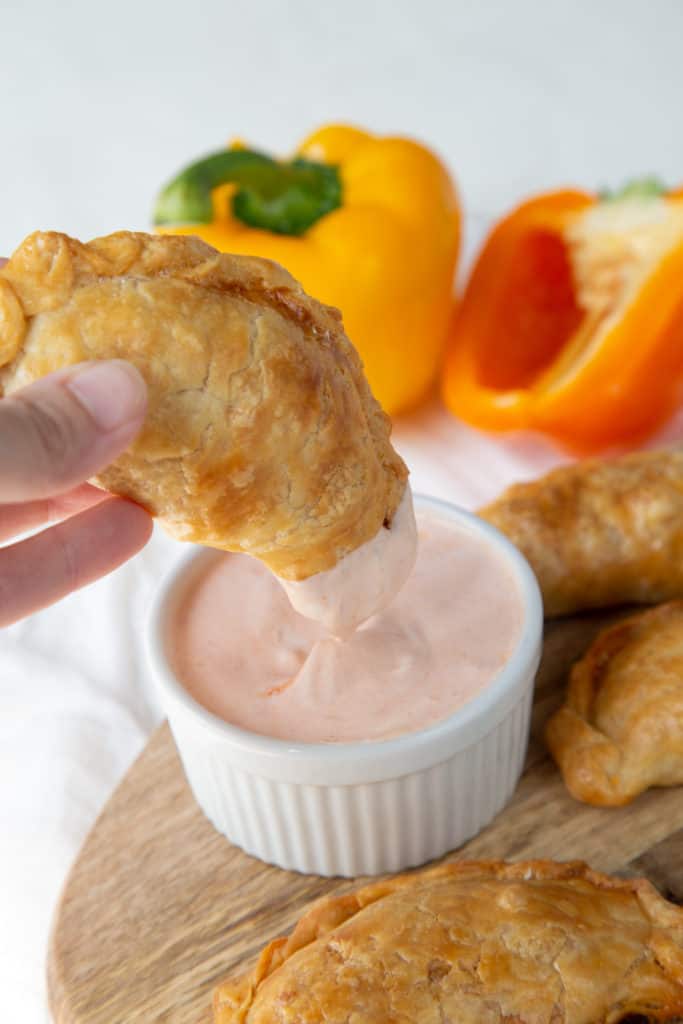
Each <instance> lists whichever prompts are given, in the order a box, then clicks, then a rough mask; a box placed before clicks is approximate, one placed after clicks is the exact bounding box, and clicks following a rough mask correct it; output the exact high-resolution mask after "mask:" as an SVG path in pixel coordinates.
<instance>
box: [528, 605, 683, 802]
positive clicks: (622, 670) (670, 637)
mask: <svg viewBox="0 0 683 1024" xmlns="http://www.w3.org/2000/svg"><path fill="white" fill-rule="evenodd" d="M546 739H547V742H548V746H549V747H550V752H551V753H552V755H553V757H554V758H555V760H556V761H557V763H558V765H559V768H560V771H561V772H562V775H563V777H564V781H565V783H566V784H567V788H568V789H569V791H570V793H571V794H572V796H575V797H576V798H577V800H584V801H585V802H586V803H589V804H599V805H602V806H616V805H619V804H625V803H628V802H629V800H632V799H633V798H634V797H635V796H637V795H638V793H642V791H643V790H644V789H647V788H648V787H649V786H676V785H680V784H681V783H683V601H672V602H671V603H670V604H663V605H660V606H659V607H658V608H651V609H649V610H648V611H646V612H641V613H640V614H639V615H634V616H633V617H632V618H629V619H624V620H623V621H621V622H618V623H617V624H616V625H614V626H611V627H610V628H609V629H606V630H604V631H603V632H602V633H600V635H599V636H598V637H597V639H596V640H595V641H594V642H593V644H592V646H591V647H590V648H589V649H588V651H587V653H586V654H585V655H584V657H583V658H581V660H580V661H578V662H577V663H576V664H575V665H574V667H573V669H572V672H571V677H570V680H569V689H568V692H567V697H566V703H565V704H564V706H563V707H561V708H560V710H559V711H557V712H556V713H555V714H554V715H553V716H552V718H551V719H550V720H549V721H548V723H547V725H546Z"/></svg>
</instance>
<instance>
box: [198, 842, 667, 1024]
mask: <svg viewBox="0 0 683 1024" xmlns="http://www.w3.org/2000/svg"><path fill="white" fill-rule="evenodd" d="M214 1012H215V1021H216V1024H322V1022H324V1024H350V1022H353V1024H356V1022H357V1024H446V1022H449V1024H513V1022H514V1024H598V1022H605V1024H609V1022H614V1021H620V1020H622V1019H623V1018H624V1017H626V1016H627V1015H628V1014H643V1015H644V1016H646V1017H647V1019H649V1020H671V1019H672V1018H674V1017H676V1016H677V1015H678V1014H680V1013H683V909H681V908H679V907H676V906H673V905H672V904H670V903H667V902H666V900H664V899H662V897H661V896H660V895H659V894H658V893H657V892H656V890H655V889H653V887H652V886H651V885H650V884H649V882H646V881H645V880H644V879H638V880H628V881H624V880H620V879H614V878H609V877H608V876H606V875H600V874H598V873H597V872H594V871H591V870H590V869H589V868H588V867H586V865H584V864H581V863H568V864H556V863H553V862H551V861H530V862H527V863H520V864H504V863H501V862H496V861H483V862H479V863H477V862H472V863H467V862H462V863H455V864H446V865H444V866H442V867H438V868H436V869H432V870H430V871H426V872H421V873H418V874H412V875H404V876H402V877H398V878H393V879H389V880H388V881H384V882H376V883H374V884H372V885H369V886H367V887H366V888H363V889H359V890H358V891H357V892H353V893H350V894H348V895H345V896H341V897H337V898H328V899H323V900H320V901H319V902H318V903H316V904H314V905H313V907H312V908H311V910H309V912H308V913H307V914H305V915H304V917H303V918H302V919H301V920H300V921H299V923H298V925H297V926H296V928H295V929H294V932H293V933H292V935H291V936H290V937H289V938H283V939H277V940H276V941H275V942H271V943H270V945H269V946H267V947H266V948H265V950H264V951H263V953H262V954H261V957H260V959H259V961H258V964H257V966H256V968H255V970H254V971H253V972H252V973H251V974H249V975H247V976H246V977H245V978H243V979H242V980H241V981H238V982H235V983H233V982H227V983H225V984H224V985H221V987H220V988H219V989H217V991H216V994H215V999H214Z"/></svg>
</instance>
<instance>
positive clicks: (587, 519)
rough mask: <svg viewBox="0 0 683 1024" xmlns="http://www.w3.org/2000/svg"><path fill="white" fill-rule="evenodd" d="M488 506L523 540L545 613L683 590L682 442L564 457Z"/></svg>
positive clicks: (488, 515)
mask: <svg viewBox="0 0 683 1024" xmlns="http://www.w3.org/2000/svg"><path fill="white" fill-rule="evenodd" d="M480 515H481V516H482V517H483V518H484V519H486V520H488V522H490V523H492V524H493V526H496V527H498V529H499V530H501V531H502V532H503V533H504V534H506V535H507V536H508V537H509V538H510V540H511V541H512V542H513V543H514V544H516V545H517V547H519V548H520V550H521V551H522V552H523V554H524V555H525V556H526V558H527V559H528V561H529V563H530V564H531V567H532V569H533V570H534V572H535V573H536V576H537V578H538V581H539V584H540V587H541V591H542V593H543V602H544V607H545V613H546V615H547V616H548V617H553V616H557V615H567V614H571V613H573V612H577V611H581V610H582V609H587V608H601V607H609V606H611V605H619V604H641V603H642V604H656V603H658V602H660V601H667V600H671V599H672V598H677V597H683V450H681V448H680V447H678V448H674V449H670V450H662V451H654V452H636V453H633V454H629V455H624V456H621V457H620V458H615V459H608V460H598V459H595V460H585V461H582V462H579V463H576V464H573V465H569V466H562V467H560V468H559V469H555V470H553V471H552V472H550V473H548V474H547V475H546V476H544V477H543V478H541V479H540V480H536V481H533V482H531V483H523V484H515V485H514V486H512V487H510V488H508V489H507V490H506V491H505V492H504V493H503V494H502V495H501V497H500V498H498V499H497V500H496V501H494V502H492V503H491V504H490V505H487V506H486V507H485V508H483V509H481V511H480Z"/></svg>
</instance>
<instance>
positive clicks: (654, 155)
mask: <svg viewBox="0 0 683 1024" xmlns="http://www.w3.org/2000/svg"><path fill="white" fill-rule="evenodd" d="M682 42H683V3H681V2H678V0H650V2H649V3H642V0H564V2H552V0H516V2H513V0H508V2H499V3H493V2H488V3H487V2H485V0H482V2H480V3H477V2H475V0H471V2H469V3H468V2H464V0H460V2H457V0H451V2H443V3H439V2H437V0H420V2H416V0H381V2H372V0H363V2H359V0H344V2H343V3H338V4H331V3H326V2H324V0H317V2H313V0H289V2H280V3H278V2H274V0H270V2H265V0H253V2H251V3H246V2H239V3H237V2H228V0H223V2H216V0H212V2H202V0H195V2H194V3H182V4H181V3H178V2H175V0H166V2H164V3H145V2H144V0H138V2H131V0H119V2H118V3H113V4H109V5H105V4H102V3H97V2H94V0H75V2H73V0H72V2H69V0H61V2H59V3H45V2H42V3H37V4H36V3H33V4H28V3H26V2H22V3H14V2H10V3H7V2H6V0H5V2H4V3H1V4H0V253H2V252H4V253H9V252H10V251H11V250H12V249H13V248H14V247H15V246H16V245H17V244H18V243H19V242H20V241H21V239H22V238H23V237H24V235H25V234H27V233H28V232H30V231H32V230H34V229H36V228H56V229H61V230H64V231H68V232H69V233H71V234H75V235H79V236H81V237H84V238H86V237H90V236H93V235H97V234H103V233H105V232H108V231H110V230H114V229H118V228H141V229H144V228H145V227H147V226H148V218H149V211H150V208H151V205H152V202H153V199H154V196H155V193H156V190H157V189H158V187H159V185H160V184H161V183H162V182H163V181H164V180H165V179H166V178H168V177H169V176H170V175H171V174H172V173H174V172H175V171H176V170H177V169H178V168H179V166H180V165H182V164H183V163H184V162H186V161H187V159H188V158H190V157H194V156H198V155H200V154H203V153H204V152H207V151H210V150H211V149H213V148H216V147H218V146H220V145H221V144H222V143H223V142H224V141H225V140H226V139H228V138H229V137H232V136H235V135H237V136H240V137H243V138H245V139H246V140H247V141H249V142H252V143H254V144H256V145H258V146H260V147H263V148H270V149H272V150H274V151H278V152H280V153H283V154H284V153H286V152H287V151H288V150H290V149H291V148H293V146H294V145H295V144H296V142H297V140H298V139H299V138H300V137H302V136H303V135H305V134H306V133H307V132H308V131H309V130H311V129H312V128H314V127H316V126H317V125H318V124H320V123H323V122H326V121H331V120H337V119H338V120H348V121H352V122H356V123H358V124H359V125H363V126H367V127H369V128H371V129H374V130H377V131H378V132H385V133H390V132H398V133H408V134H413V135H415V136H417V137H419V138H421V139H423V140H425V141H427V142H429V143H431V144H432V145H433V146H434V147H435V148H436V149H438V150H439V151H440V153H441V154H442V155H443V156H444V157H445V158H446V160H447V161H448V162H449V163H450V165H451V167H452V168H453V170H454V173H455V174H456V176H457V179H458V182H459V185H460V189H461V195H462V198H463V202H464V204H465V206H466V210H467V219H466V223H467V231H468V236H467V252H468V253H469V252H471V251H472V248H473V245H474V244H475V242H476V240H477V239H478V238H479V237H480V236H481V233H482V231H483V230H484V228H485V226H486V225H487V224H488V223H489V222H490V221H491V220H492V219H493V218H495V217H496V216H497V215H499V214H501V213H502V212H503V211H504V210H505V209H506V208H507V207H509V205H510V204H511V203H512V202H514V201H516V200H518V199H519V198H520V197H522V196H524V195H526V194H528V193H530V192H533V191H534V190H537V189H541V188H550V187H557V186H559V185H562V184H572V185H579V186H585V187H589V188H593V187H595V186H602V185H608V184H609V185H617V184H619V183H620V182H622V181H623V180H624V179H626V178H628V177H630V176H635V175H638V174H642V173H648V172H657V173H659V174H661V175H662V176H664V177H665V178H666V179H667V180H668V181H669V182H671V183H677V182H681V181H683V128H682V127H681V124H682V122H681V109H682V107H683V59H682V57H681V45H682ZM397 434H398V438H399V444H400V446H401V448H402V450H403V451H404V453H405V454H406V456H407V458H408V459H409V461H410V462H411V464H412V467H413V470H414V480H415V482H416V483H417V486H418V487H422V488H423V489H428V490H431V491H433V492H437V493H440V494H442V495H444V496H448V497H452V498H454V499H456V500H460V501H461V502H463V503H464V504H467V505H476V504H477V503H478V502H479V501H480V500H482V499H484V498H487V497H490V496H491V495H492V494H493V493H495V492H496V491H497V490H498V489H499V488H500V486H501V485H502V483H504V482H506V481H507V480H509V479H512V478H513V477H519V476H523V475H529V474H530V473H533V472H537V471H538V470H539V468H541V467H542V466H544V465H547V464H549V463H550V462H551V461H552V460H553V456H552V455H551V454H550V453H549V452H548V451H547V450H546V449H542V448H538V447H537V446H534V445H528V444H526V445H519V444H514V443H513V444H505V445H503V444H500V443H498V442H495V441H491V440H489V439H482V438H480V437H478V436H477V435H475V434H474V433H473V432H470V431H467V430H465V429H463V428H459V427H458V426H457V425H455V424H453V423H452V422H450V421H448V420H447V419H445V418H443V417H441V416H440V415H438V414H428V415H426V416H423V417H422V418H419V417H418V419H413V420H411V421H410V422H409V423H406V424H399V426H398V430H397ZM0 443H1V439H0ZM176 554H177V545H174V544H172V543H171V542H170V541H167V540H166V539H165V538H163V537H160V536H155V538H154V540H153V542H152V544H151V545H150V547H149V548H148V549H147V550H146V551H145V552H144V554H143V555H142V556H141V557H140V558H138V559H136V560H135V561H134V562H133V563H131V564H130V565H129V566H127V567H126V568H125V569H124V570H122V571H120V572H119V573H117V574H115V576H113V577H112V578H110V579H108V580H105V581H102V582H100V583H98V584H96V585H95V586H93V587H91V588H89V589H88V590H87V591H86V592H82V593H81V594H78V595H74V596H73V597H71V598H70V599H68V600H67V601H65V602H63V603H62V604H61V605H60V606H58V607H57V608H54V609H51V610H50V611H48V612H45V613H42V614H41V615H38V616H35V617H34V618H33V619H31V620H29V621H28V622H26V623H24V624H21V625H19V626H17V627H13V628H12V629H10V630H7V631H6V633H5V635H4V638H3V639H2V640H1V641H0V1019H2V1020H7V1021H10V1020H12V1021H21V1022H22V1024H36V1022H41V1024H42V1022H44V1021H45V1019H46V1010H45V994H44V987H43V962H44V956H45V940H46V933H47V926H48V921H49V917H50V914H51V911H52V906H53V902H54V899H55V898H56V893H57V890H58V888H59V885H60V882H61V879H62V877H63V874H64V872H65V870H66V868H67V866H68V863H69V862H70V860H71V859H72V858H73V856H74V854H75V852H76V850H77V848H78V845H79V843H80V841H81V840H82V837H83V835H84V833H85V830H86V829H87V828H88V827H89V825H90V824H91V822H92V820H93V818H94V816H95V815H96V813H97V811H98V809H99V807H100V805H101V803H102V801H103V800H104V799H105V797H106V795H107V794H108V793H109V791H110V790H111V787H112V786H113V784H114V783H115V781H116V780H117V778H118V777H119V776H120V774H121V773H122V771H123V770H124V769H125V767H126V765H127V764H128V763H129V761H130V759H131V758H132V757H133V756H134V754H135V753H136V752H137V751H138V750H139V749H140V746H141V744H142V743H143V742H144V738H145V736H146V734H147V733H148V731H149V730H150V729H151V727H152V726H153V724H154V723H155V722H156V721H157V719H158V710H157V709H156V707H155V703H154V699H153V697H152V696H151V695H150V694H149V692H148V680H147V675H146V672H145V669H144V659H143V653H142V646H141V644H142V641H141V636H142V624H143V621H144V615H145V610H146V606H147V604H148V602H149V599H150V596H151V594H152V593H153V590H154V587H155V582H156V579H157V578H158V575H159V573H160V572H161V570H162V568H163V567H164V566H165V565H166V564H168V563H169V562H170V561H171V560H172V559H173V558H174V557H175V556H176ZM83 927H84V929H89V930H90V931H91V932H92V936H93V942H97V922H96V921H84V922H83ZM112 1024H114V1022H112Z"/></svg>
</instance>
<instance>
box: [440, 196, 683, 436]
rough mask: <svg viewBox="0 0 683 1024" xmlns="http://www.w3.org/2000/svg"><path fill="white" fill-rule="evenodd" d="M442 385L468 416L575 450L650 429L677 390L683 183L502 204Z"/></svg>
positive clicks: (682, 311) (682, 331) (681, 360)
mask: <svg viewBox="0 0 683 1024" xmlns="http://www.w3.org/2000/svg"><path fill="white" fill-rule="evenodd" d="M443 396H444V400H445V402H446V404H447V405H448V407H449V408H450V409H451V410H452V411H453V412H455V413H456V414H457V415H458V416H459V417H461V418H462V419H463V420H465V421H466V422H468V423H471V424H473V425H474V426H477V427H481V428H484V429H487V430H493V431H506V430H515V429H524V430H534V431H539V432H542V433H545V434H548V435H550V436H552V437H553V438H555V439H556V440H558V441H559V442H560V443H561V444H563V445H564V446H566V447H568V448H569V449H571V450H574V451H576V452H579V453H581V452H591V451H600V450H604V449H606V448H609V447H613V446H621V445H630V444H634V443H637V442H639V441H641V440H642V439H644V438H645V437H647V436H648V435H649V434H651V433H652V432H654V431H655V430H656V429H657V428H658V427H659V426H660V425H661V424H663V423H664V422H665V421H666V420H667V419H668V418H669V417H670V416H671V415H672V414H673V413H674V412H675V411H676V409H677V408H678V407H679V406H680V405H681V403H683V192H681V191H678V192H669V193H668V194H666V193H665V192H664V190H663V189H662V188H661V186H659V185H658V184H657V183H655V182H653V181H652V180H648V181H644V182H639V183H634V184H633V185H631V186H627V187H626V188H625V189H623V190H622V191H621V192H620V193H617V194H616V195H614V196H597V195H593V194H590V193H587V192H578V191H561V192H552V193H548V194H546V195H542V196H538V197H536V198H534V199H531V200H530V201H528V202H525V203H523V204H522V205H521V206H520V207H518V208H517V209H516V210H514V211H513V212H512V213H511V214H509V215H508V216H507V217H505V218H504V219H503V220H502V221H501V222H500V223H499V224H498V225H497V226H496V227H495V228H494V230H493V232H492V233H491V235H490V236H489V238H488V240H487V241H486V243H485V245H484V247H483V250H482V252H481V255H480V256H479V259H478V261H477V263H476V265H475V268H474V271H473V273H472V275H471V278H470V281H469V283H468V285H467V288H466V290H465V294H464V297H463V299H462V302H461V304H460V307H459V309H458V311H457V313H456V316H455V320H454V327H453V331H452V336H451V338H450V342H449V350H448V353H447V357H446V361H445V365H444V375H443Z"/></svg>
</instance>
